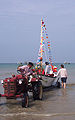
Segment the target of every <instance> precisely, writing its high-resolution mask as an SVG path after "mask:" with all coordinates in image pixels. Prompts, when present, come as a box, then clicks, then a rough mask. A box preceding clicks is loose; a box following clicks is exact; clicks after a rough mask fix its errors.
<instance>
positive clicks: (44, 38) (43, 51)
mask: <svg viewBox="0 0 75 120" xmlns="http://www.w3.org/2000/svg"><path fill="white" fill-rule="evenodd" d="M46 47H47V48H46ZM47 57H48V59H47ZM45 62H49V66H50V74H46V75H45V74H43V75H42V72H41V78H42V86H43V87H49V86H51V85H52V84H53V82H54V81H55V79H56V76H55V73H54V72H57V68H56V67H54V66H53V62H52V58H51V49H50V41H48V34H47V28H46V24H45V22H44V20H43V19H41V40H40V49H39V52H38V59H37V66H40V69H41V71H42V69H43V63H45Z"/></svg>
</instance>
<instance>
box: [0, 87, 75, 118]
mask: <svg viewBox="0 0 75 120" xmlns="http://www.w3.org/2000/svg"><path fill="white" fill-rule="evenodd" d="M10 119H11V120H15V119H16V120H24V119H25V120H38V119H39V120H75V85H70V86H67V88H66V89H65V90H64V89H62V88H61V89H46V90H44V94H43V100H42V101H40V100H36V101H33V99H32V97H31V98H29V108H22V107H21V99H17V100H13V99H11V100H7V99H6V98H0V120H10Z"/></svg>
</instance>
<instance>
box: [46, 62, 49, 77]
mask: <svg viewBox="0 0 75 120" xmlns="http://www.w3.org/2000/svg"><path fill="white" fill-rule="evenodd" d="M45 64H46V67H45V75H47V74H49V73H50V66H49V63H48V62H45Z"/></svg>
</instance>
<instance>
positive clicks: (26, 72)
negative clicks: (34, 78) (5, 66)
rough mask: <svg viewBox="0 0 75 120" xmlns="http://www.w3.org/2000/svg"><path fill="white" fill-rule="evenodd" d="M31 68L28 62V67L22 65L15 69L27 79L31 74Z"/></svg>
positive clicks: (31, 64) (30, 63)
mask: <svg viewBox="0 0 75 120" xmlns="http://www.w3.org/2000/svg"><path fill="white" fill-rule="evenodd" d="M32 66H33V63H32V62H29V63H28V65H23V66H20V67H18V68H17V70H18V71H21V74H22V75H25V77H28V76H29V75H30V74H32V73H33V71H32V70H31V67H32Z"/></svg>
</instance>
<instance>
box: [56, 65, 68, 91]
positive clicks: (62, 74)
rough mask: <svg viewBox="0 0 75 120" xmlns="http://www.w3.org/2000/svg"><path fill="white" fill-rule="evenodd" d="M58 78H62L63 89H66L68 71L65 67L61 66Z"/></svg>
mask: <svg viewBox="0 0 75 120" xmlns="http://www.w3.org/2000/svg"><path fill="white" fill-rule="evenodd" d="M57 76H60V77H61V81H62V87H64V89H65V88H66V80H67V70H66V69H65V68H64V65H61V69H60V70H59V71H58V73H57Z"/></svg>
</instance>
